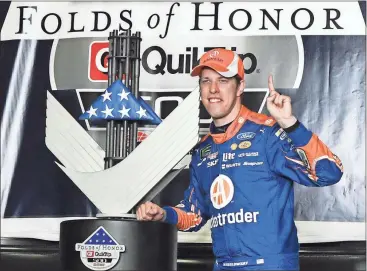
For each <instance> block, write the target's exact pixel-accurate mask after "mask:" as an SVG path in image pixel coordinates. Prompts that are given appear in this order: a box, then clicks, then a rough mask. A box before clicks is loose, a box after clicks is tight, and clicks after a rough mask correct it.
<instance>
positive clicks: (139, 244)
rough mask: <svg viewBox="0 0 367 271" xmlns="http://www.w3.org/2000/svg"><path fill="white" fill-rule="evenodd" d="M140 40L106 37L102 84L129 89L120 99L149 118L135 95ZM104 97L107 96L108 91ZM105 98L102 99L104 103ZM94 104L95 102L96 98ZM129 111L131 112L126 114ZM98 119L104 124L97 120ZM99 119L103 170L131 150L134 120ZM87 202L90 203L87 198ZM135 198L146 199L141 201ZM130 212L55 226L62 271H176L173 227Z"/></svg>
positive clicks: (148, 110)
mask: <svg viewBox="0 0 367 271" xmlns="http://www.w3.org/2000/svg"><path fill="white" fill-rule="evenodd" d="M140 42H141V38H140V33H139V32H137V33H136V34H131V31H130V30H128V31H127V32H125V33H122V34H118V33H117V31H113V32H112V33H110V36H109V56H108V85H109V86H111V84H112V83H113V82H114V84H115V83H116V82H117V83H116V85H118V86H121V85H122V84H121V82H122V83H123V87H124V88H123V89H122V92H120V93H119V95H121V93H124V92H123V91H124V89H125V90H127V91H131V92H129V94H130V95H127V96H126V93H124V94H125V98H126V97H127V98H130V97H133V98H132V99H133V101H135V102H137V101H139V107H140V108H143V109H141V110H142V111H143V110H144V109H145V111H144V114H145V112H146V114H148V115H149V114H150V116H152V115H153V119H154V117H157V116H156V115H155V116H154V114H155V113H154V111H153V110H152V109H151V108H147V106H148V105H147V104H146V103H144V102H143V101H142V100H141V99H140V100H139V96H138V95H139V75H140ZM118 79H120V80H121V81H119V80H118ZM116 85H114V87H115V86H116ZM111 89H112V88H111ZM112 91H113V90H111V92H112ZM106 93H108V89H107V91H106ZM102 96H103V95H102ZM110 97H112V96H110ZM110 97H106V99H107V98H110ZM134 97H135V98H134ZM104 98H105V97H104ZM126 100H127V99H126ZM103 101H104V100H103ZM116 101H117V103H118V102H120V101H121V102H124V101H123V96H121V99H118V100H116ZM97 102H101V98H99V100H97ZM114 105H116V103H115V104H114ZM103 107H104V105H103ZM148 107H149V106H148ZM91 108H92V109H90V110H94V112H93V113H96V112H97V113H98V112H100V111H102V110H104V108H103V109H100V108H98V110H95V108H94V109H93V105H92V106H91ZM119 109H121V108H119ZM117 110H118V109H117ZM117 110H116V111H117ZM135 110H137V109H135ZM102 112H103V111H102ZM105 112H107V111H105ZM131 112H135V111H134V110H130V113H131ZM97 113H96V114H97ZM90 114H91V113H90ZM105 114H106V113H105ZM106 116H107V115H106ZM130 116H131V114H130ZM158 118H159V117H158ZM151 119H152V118H151ZM159 120H160V119H159ZM102 121H104V120H103V118H102ZM105 121H106V149H105V151H106V152H105V153H106V155H105V159H104V160H105V161H104V162H105V165H104V166H105V169H107V170H108V169H110V168H111V167H113V166H115V165H116V164H118V163H120V162H122V161H123V160H124V159H125V158H126V157H127V156H128V155H129V154H130V153H131V152H132V151H134V149H135V148H136V147H137V135H138V133H137V128H138V124H137V121H134V120H131V119H128V120H126V119H116V118H115V119H106V120H105ZM136 171H139V168H136ZM119 178H120V177H118V178H117V179H119ZM121 178H124V176H121ZM115 179H116V178H115ZM88 181H89V183H93V181H92V180H86V181H85V182H84V184H85V183H86V182H88ZM104 181H106V180H103V179H101V180H100V182H102V183H103V182H104ZM98 182H99V180H98ZM131 182H133V180H132V181H131ZM138 184H139V183H137V185H138ZM132 185H133V184H132ZM83 192H84V191H83ZM154 193H156V189H155V192H154ZM106 197H108V195H106ZM89 198H90V197H89ZM90 200H91V201H92V202H93V200H92V199H91V198H90ZM141 200H146V198H144V199H143V198H142V199H141ZM98 207H99V206H97V208H98ZM104 209H105V210H106V209H108V206H107V207H106V206H104ZM134 212H135V207H134V208H132V209H131V210H130V211H128V212H127V213H126V214H121V215H120V214H118V215H111V216H108V215H107V214H100V215H99V216H97V217H95V218H91V219H75V220H67V221H64V222H62V223H61V225H60V260H61V265H62V267H63V270H65V271H82V270H119V271H123V270H126V271H127V270H129V271H135V270H136V271H139V270H142V271H143V270H149V271H172V270H177V262H176V261H177V260H176V259H177V229H176V226H175V225H169V224H166V223H162V222H147V221H137V220H136V218H135V215H134Z"/></svg>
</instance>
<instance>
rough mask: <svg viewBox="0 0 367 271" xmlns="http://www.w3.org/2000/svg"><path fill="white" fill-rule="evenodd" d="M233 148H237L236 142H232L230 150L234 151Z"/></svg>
mask: <svg viewBox="0 0 367 271" xmlns="http://www.w3.org/2000/svg"><path fill="white" fill-rule="evenodd" d="M235 149H237V144H236V143H233V144H232V145H231V150H232V151H234V150H235Z"/></svg>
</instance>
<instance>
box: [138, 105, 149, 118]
mask: <svg viewBox="0 0 367 271" xmlns="http://www.w3.org/2000/svg"><path fill="white" fill-rule="evenodd" d="M139 107H140V109H139V111H136V113H137V114H139V118H141V117H142V116H144V117H146V116H147V115H146V114H145V112H146V110H144V109H143V108H142V107H141V106H139Z"/></svg>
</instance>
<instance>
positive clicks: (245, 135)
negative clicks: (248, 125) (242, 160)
mask: <svg viewBox="0 0 367 271" xmlns="http://www.w3.org/2000/svg"><path fill="white" fill-rule="evenodd" d="M255 135H256V134H255V133H253V132H246V133H241V134H239V135H237V139H239V140H245V139H251V138H254V137H255Z"/></svg>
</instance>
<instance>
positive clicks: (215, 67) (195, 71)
mask: <svg viewBox="0 0 367 271" xmlns="http://www.w3.org/2000/svg"><path fill="white" fill-rule="evenodd" d="M203 68H211V69H213V70H215V71H216V72H217V73H219V74H222V73H225V72H227V71H228V70H227V68H224V67H223V66H221V65H216V64H214V63H206V64H201V65H197V66H196V67H195V68H194V69H193V70H192V71H191V76H198V75H200V73H201V70H202V69H203Z"/></svg>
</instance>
